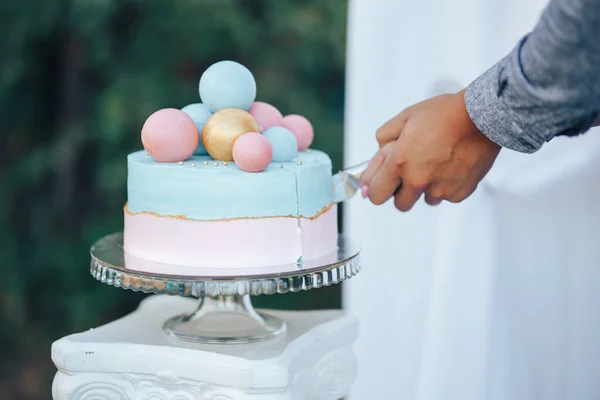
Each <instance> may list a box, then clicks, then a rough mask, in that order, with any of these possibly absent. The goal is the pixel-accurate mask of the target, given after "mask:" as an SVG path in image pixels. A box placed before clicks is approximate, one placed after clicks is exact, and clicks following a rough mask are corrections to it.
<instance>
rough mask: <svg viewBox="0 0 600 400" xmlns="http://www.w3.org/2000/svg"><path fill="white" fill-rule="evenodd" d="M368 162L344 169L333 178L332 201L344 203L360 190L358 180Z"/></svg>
mask: <svg viewBox="0 0 600 400" xmlns="http://www.w3.org/2000/svg"><path fill="white" fill-rule="evenodd" d="M368 165H369V161H364V162H362V163H360V164H357V165H355V166H353V167H350V168H345V169H343V170H341V171H340V172H338V173H337V174H335V175H334V176H333V201H334V202H335V203H340V202H342V201H346V200H348V199H349V198H351V197H352V196H354V195H355V194H356V192H357V191H359V190H360V179H361V178H362V175H363V173H364V172H365V170H366V169H367V166H368Z"/></svg>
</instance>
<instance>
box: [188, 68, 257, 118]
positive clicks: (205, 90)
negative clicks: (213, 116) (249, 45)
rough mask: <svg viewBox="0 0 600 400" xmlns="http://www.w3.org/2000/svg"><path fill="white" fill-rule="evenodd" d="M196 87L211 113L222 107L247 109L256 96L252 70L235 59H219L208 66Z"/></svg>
mask: <svg viewBox="0 0 600 400" xmlns="http://www.w3.org/2000/svg"><path fill="white" fill-rule="evenodd" d="M198 88H199V91H200V98H201V99H202V102H203V103H204V104H206V106H208V109H209V110H210V111H211V112H213V113H214V112H217V111H219V110H222V109H224V108H241V109H242V110H246V111H248V109H249V108H250V106H251V105H252V103H254V99H255V98H256V81H255V80H254V76H253V75H252V72H250V70H249V69H248V68H246V67H244V66H243V65H242V64H239V63H236V62H235V61H220V62H218V63H215V64H213V65H211V66H210V67H208V69H207V70H206V71H204V73H203V74H202V77H201V78H200V84H199V85H198Z"/></svg>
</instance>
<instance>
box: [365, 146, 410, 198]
mask: <svg viewBox="0 0 600 400" xmlns="http://www.w3.org/2000/svg"><path fill="white" fill-rule="evenodd" d="M384 150H385V149H384ZM381 152H383V151H381ZM396 159H397V158H396V157H395V156H394V155H393V154H391V153H388V154H387V155H386V157H385V158H384V161H383V164H382V165H381V167H380V168H379V169H377V171H376V172H375V174H374V175H373V177H372V178H371V180H370V183H369V185H368V191H367V193H368V196H369V199H370V200H371V202H372V203H373V204H377V205H379V204H383V203H385V202H386V201H388V200H389V199H390V198H391V197H392V196H393V195H394V193H395V192H396V191H397V190H398V188H399V187H400V185H401V184H402V178H401V177H400V169H401V163H398V162H397V161H396Z"/></svg>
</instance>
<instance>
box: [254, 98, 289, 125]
mask: <svg viewBox="0 0 600 400" xmlns="http://www.w3.org/2000/svg"><path fill="white" fill-rule="evenodd" d="M248 112H249V113H250V115H252V116H253V117H254V119H255V120H256V122H257V123H258V125H259V126H260V129H262V130H263V131H264V130H267V129H269V128H270V127H272V126H281V124H282V122H283V115H281V113H280V112H279V110H278V109H277V108H275V107H274V106H272V105H271V104H268V103H264V102H262V101H255V102H254V103H253V104H252V107H250V109H249V110H248Z"/></svg>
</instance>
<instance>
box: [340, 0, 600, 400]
mask: <svg viewBox="0 0 600 400" xmlns="http://www.w3.org/2000/svg"><path fill="white" fill-rule="evenodd" d="M349 4H350V14H349V27H348V34H349V38H348V40H349V44H348V60H347V63H348V67H347V68H348V70H347V106H346V149H345V150H346V153H345V154H346V165H352V164H353V163H356V162H360V161H362V160H364V159H367V158H368V157H370V156H371V155H372V154H373V153H374V152H375V150H376V142H375V140H374V132H375V130H376V128H377V127H378V126H379V125H381V124H382V123H383V122H385V120H387V119H388V118H390V117H391V116H393V115H395V114H396V113H397V112H398V111H400V110H401V109H402V108H403V107H405V106H407V105H410V104H412V103H414V102H416V101H420V100H422V99H424V98H426V97H429V96H430V95H432V93H433V91H435V90H436V86H437V83H436V82H438V81H447V80H450V81H456V84H458V85H463V86H464V85H465V84H467V83H468V82H469V81H470V80H472V79H473V78H475V77H476V76H477V75H478V74H479V73H481V72H483V70H485V68H487V67H488V66H490V65H491V64H492V63H493V62H494V61H495V60H497V59H499V58H500V57H501V56H503V55H504V54H505V53H506V52H508V51H509V50H510V49H511V48H512V46H513V44H514V43H516V41H517V40H518V38H519V37H521V36H522V35H523V34H524V33H526V32H527V31H528V30H530V29H531V28H532V27H533V25H534V23H535V21H536V19H537V18H538V16H539V12H540V11H541V10H542V8H543V7H544V5H545V3H544V1H542V0H536V1H529V2H518V1H517V0H511V1H501V0H496V1H484V0H479V1H478V0H464V1H461V2H460V7H459V4H458V3H457V2H450V1H443V0H437V1H431V0H427V1H418V2H417V1H404V0H376V1H372V0H351V1H350V2H349ZM345 233H346V234H347V235H349V236H351V237H353V238H355V239H357V240H359V241H360V242H361V244H362V247H363V264H364V270H363V272H361V273H360V274H359V275H358V276H357V277H356V278H354V279H352V280H351V281H349V282H348V284H347V285H346V286H345V290H344V305H345V307H346V308H347V309H348V310H349V312H351V313H352V314H354V315H355V316H357V317H358V319H359V321H360V324H361V328H360V329H361V334H360V338H359V341H358V343H357V345H356V351H357V356H358V360H359V376H358V379H357V381H356V383H355V386H354V389H353V392H352V396H351V399H356V400H363V399H408V400H413V399H414V400H453V399H456V400H506V399H511V400H532V399H541V400H554V399H577V400H587V399H599V398H600V379H599V378H600V371H599V370H598V368H597V367H596V365H595V364H596V363H598V362H599V360H600V132H598V131H592V132H590V133H588V134H587V135H585V136H582V137H578V138H574V139H568V138H560V139H556V140H554V141H552V142H551V143H549V144H548V145H547V146H545V147H544V148H543V149H542V150H541V151H539V152H538V153H535V154H533V155H524V154H517V153H514V152H508V151H503V152H502V153H501V156H500V157H499V159H498V161H497V162H496V165H495V166H494V168H493V169H492V171H491V172H490V174H489V175H488V176H487V177H486V179H485V180H484V182H483V183H482V184H481V185H480V188H479V189H478V190H477V192H476V193H475V194H474V195H473V196H472V197H470V198H469V199H468V200H467V201H465V202H463V203H461V204H458V205H453V204H442V205H440V206H438V207H429V206H427V205H425V204H424V203H423V202H419V203H418V204H417V205H416V206H415V208H414V209H413V210H412V211H411V212H409V213H406V214H403V213H399V212H398V211H396V210H395V209H394V207H393V205H392V204H386V205H384V206H381V207H376V206H373V205H372V204H370V203H369V202H368V201H366V200H363V199H360V198H354V199H352V200H351V201H349V202H348V203H347V204H346V206H345Z"/></svg>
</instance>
